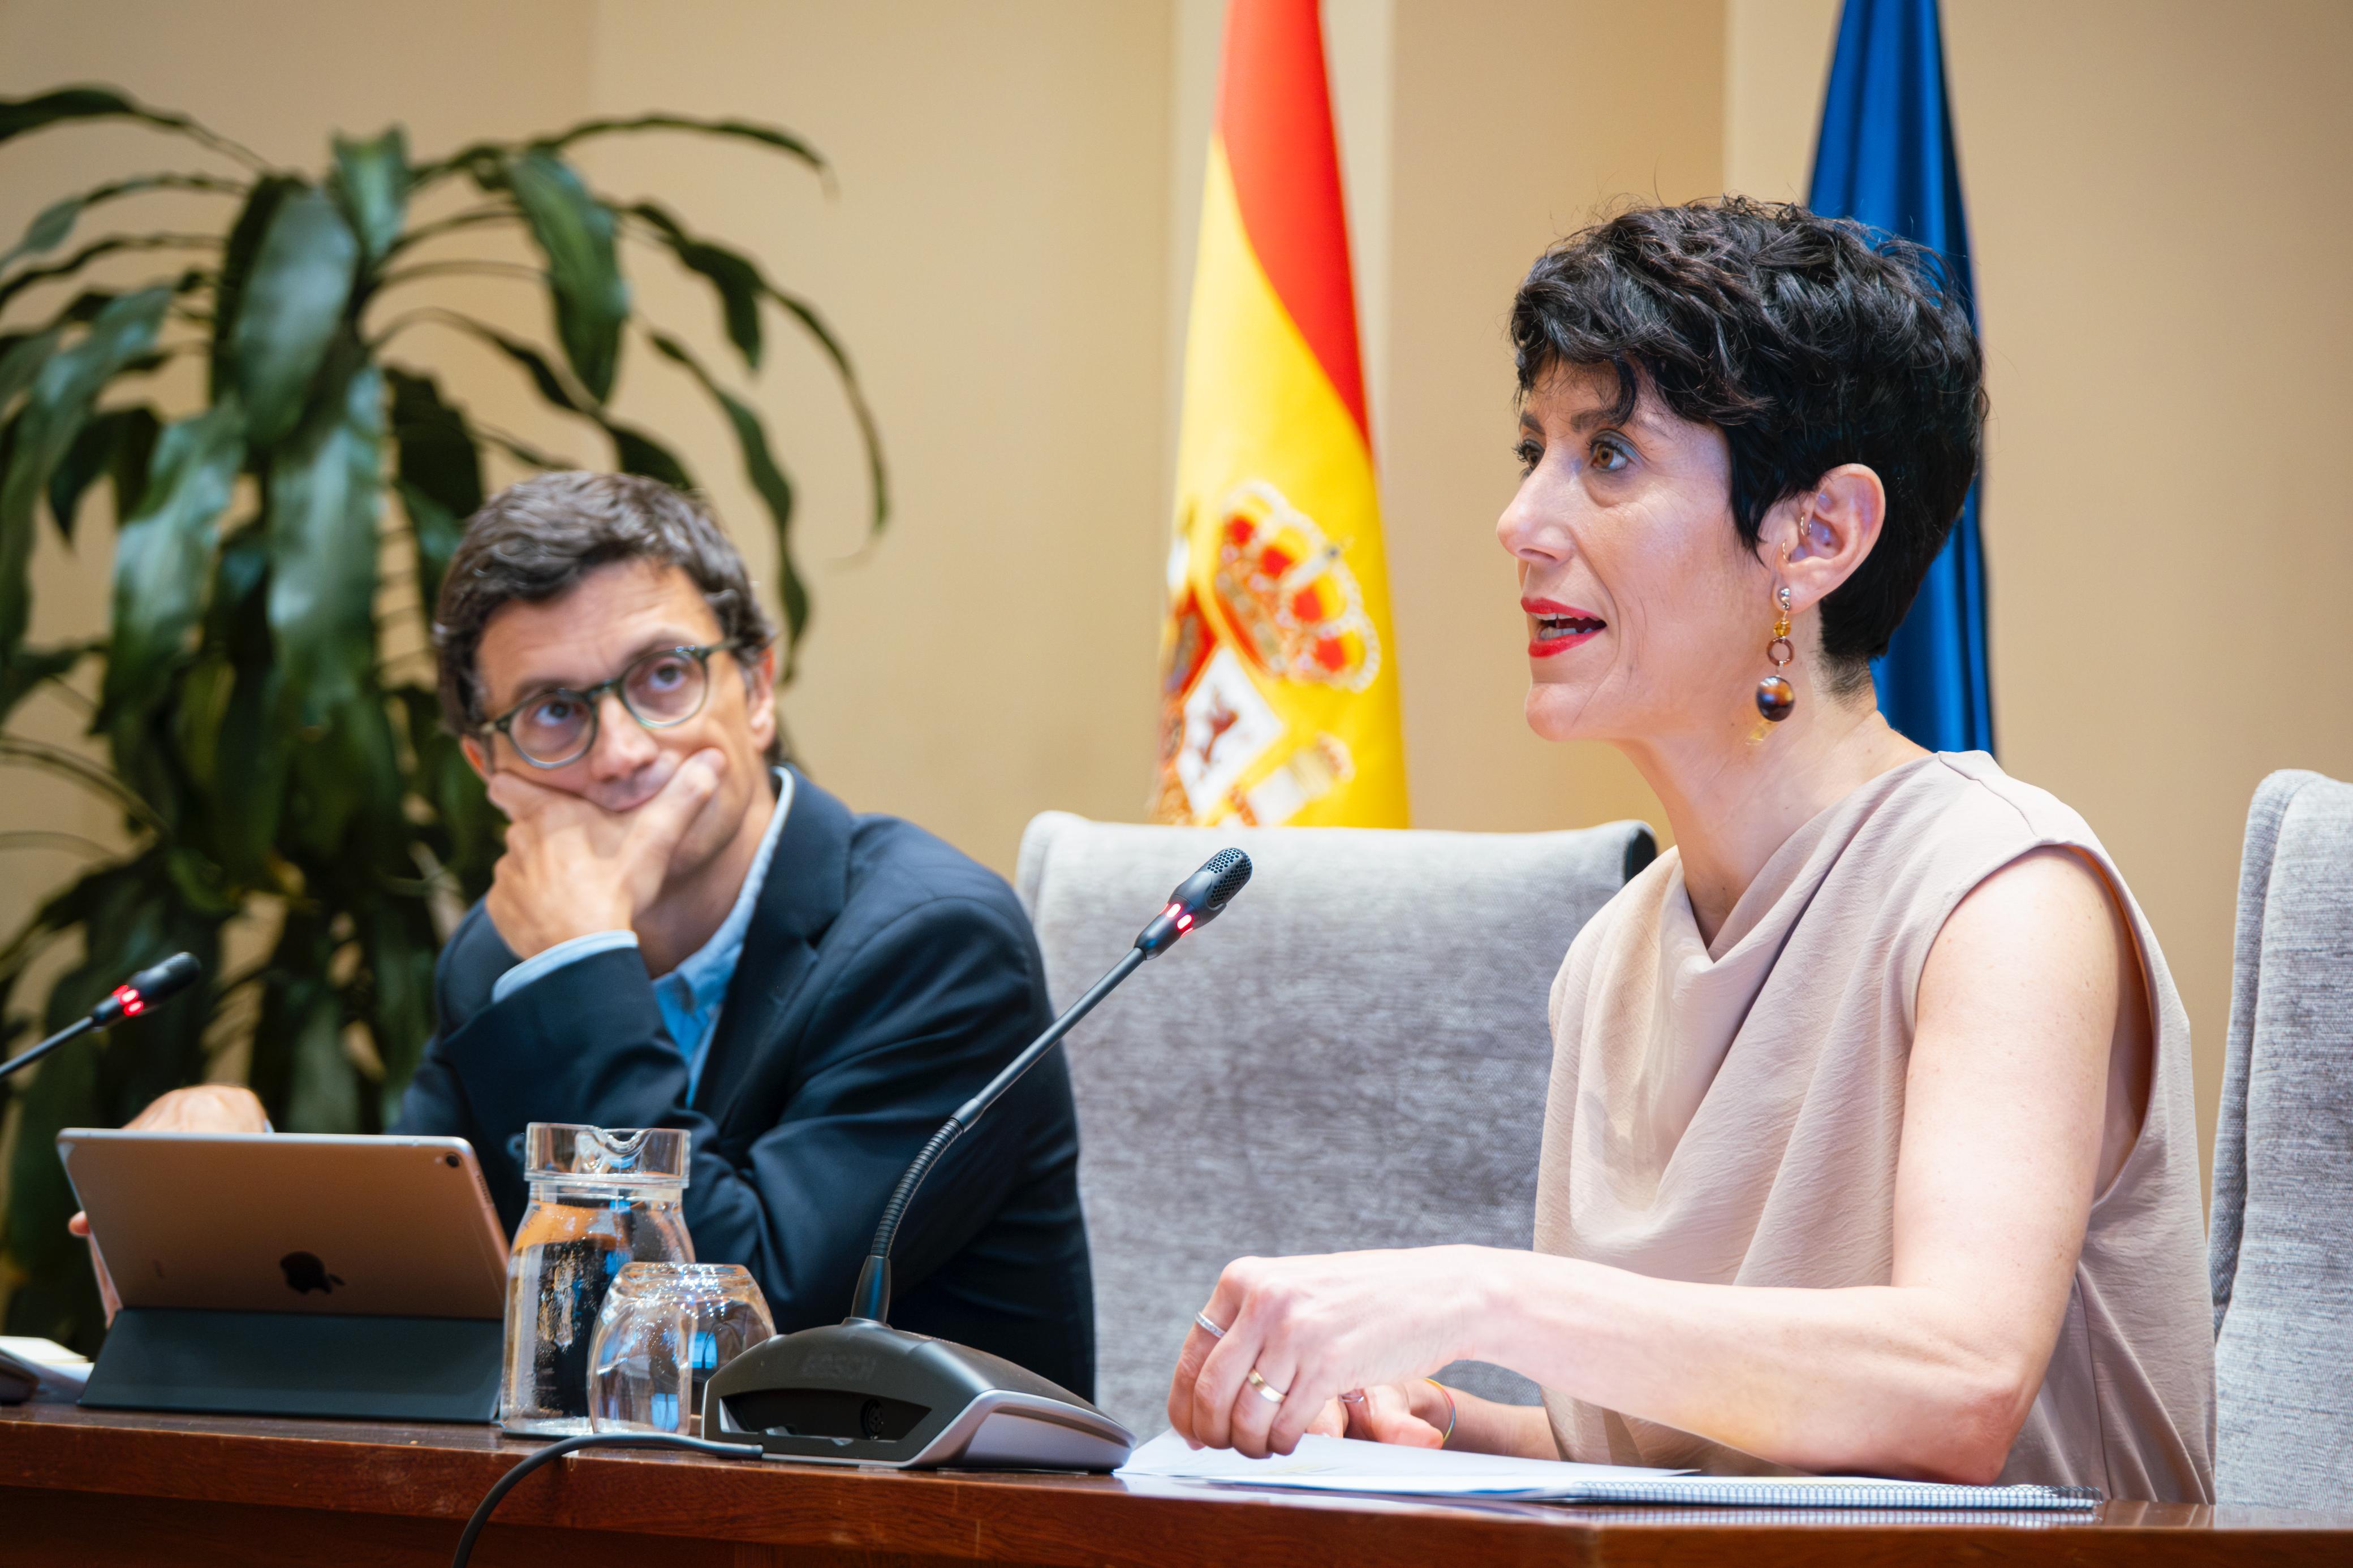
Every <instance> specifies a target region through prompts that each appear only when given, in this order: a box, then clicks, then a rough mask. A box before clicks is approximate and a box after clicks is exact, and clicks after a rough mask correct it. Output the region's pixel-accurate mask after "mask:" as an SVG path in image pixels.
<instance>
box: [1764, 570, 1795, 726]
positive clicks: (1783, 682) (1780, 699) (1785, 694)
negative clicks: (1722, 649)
mask: <svg viewBox="0 0 2353 1568" xmlns="http://www.w3.org/2000/svg"><path fill="white" fill-rule="evenodd" d="M1773 597H1774V601H1775V603H1776V604H1777V605H1778V606H1779V613H1778V615H1777V616H1775V617H1774V620H1773V640H1772V641H1771V642H1768V643H1767V644H1766V645H1765V657H1766V658H1767V659H1770V660H1771V661H1772V664H1773V673H1772V674H1770V675H1768V676H1767V677H1766V678H1765V679H1762V680H1760V681H1758V682H1757V712H1759V713H1762V714H1763V715H1764V716H1765V718H1766V720H1767V721H1768V722H1770V723H1775V724H1778V723H1779V722H1780V721H1782V720H1784V719H1787V718H1788V716H1789V714H1790V711H1791V710H1794V709H1795V708H1796V707H1797V706H1798V692H1797V689H1796V688H1795V687H1793V686H1791V685H1790V684H1789V681H1788V677H1786V676H1784V675H1783V674H1782V673H1781V671H1782V670H1783V669H1784V668H1788V664H1789V661H1790V660H1792V659H1794V658H1797V657H1798V650H1797V649H1796V648H1794V647H1790V646H1789V589H1788V584H1782V586H1781V588H1780V589H1779V591H1778V592H1777V593H1776V594H1775V595H1773Z"/></svg>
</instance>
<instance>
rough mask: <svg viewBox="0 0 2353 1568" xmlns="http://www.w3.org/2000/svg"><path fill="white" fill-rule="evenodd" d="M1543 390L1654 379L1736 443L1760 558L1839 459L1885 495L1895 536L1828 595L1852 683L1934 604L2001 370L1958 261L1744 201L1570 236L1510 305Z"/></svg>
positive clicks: (1826, 614)
mask: <svg viewBox="0 0 2353 1568" xmlns="http://www.w3.org/2000/svg"><path fill="white" fill-rule="evenodd" d="M1511 335H1512V346H1513V348H1514V352H1515V354H1516V357H1517V360H1518V368H1519V379H1520V393H1521V395H1523V396H1525V395H1527V394H1528V393H1529V392H1531V391H1533V390H1534V389H1535V384H1536V383H1537V382H1538V381H1539V380H1541V379H1542V378H1543V377H1544V376H1545V375H1546V374H1548V373H1549V372H1551V371H1552V370H1554V369H1555V368H1556V367H1560V366H1565V365H1578V366H1599V365H1605V364H1606V365H1609V366H1610V367H1611V368H1613V369H1614V370H1616V372H1617V373H1618V388H1619V401H1618V406H1617V408H1616V410H1615V414H1614V417H1616V418H1619V419H1624V418H1626V417H1628V416H1630V415H1631V414H1632V413H1633V411H1634V405H1635V401H1636V399H1637V397H1638V396H1639V395H1640V393H1641V387H1642V386H1643V384H1646V383H1647V384H1649V385H1650V386H1651V387H1652V388H1653V389H1655V391H1656V393H1657V395H1658V397H1659V399H1660V401H1662V403H1664V404H1665V405H1667V407H1669V408H1670V409H1672V410H1673V411H1674V413H1676V414H1677V415H1679V416H1682V417H1683V418H1684V419H1688V420H1691V421H1693V422H1694V423H1700V424H1707V425H1713V426H1716V428H1718V429H1720V430H1722V431H1723V432H1724V436H1725V442H1726V443H1727V444H1728V445H1729V446H1730V447H1731V449H1732V520H1733V525H1734V527H1736V529H1738V531H1739V532H1740V537H1741V539H1742V540H1743V542H1746V544H1747V545H1748V547H1749V548H1750V549H1751V550H1755V549H1757V547H1758V534H1759V531H1760V530H1761V529H1762V528H1763V526H1764V521H1765V514H1766V512H1767V510H1770V509H1771V508H1772V507H1773V506H1774V505H1775V504H1776V503H1777V502H1779V501H1781V500H1785V499H1786V498H1788V497H1789V496H1793V495H1797V494H1799V493H1801V492H1803V491H1804V490H1806V489H1810V488H1811V487H1812V486H1813V485H1815V484H1816V483H1818V482H1819V481H1820V479H1821V477H1822V476H1823V475H1824V474H1826V473H1828V472H1829V471H1830V470H1831V468H1836V467H1837V466H1838V465H1840V464H1841V463H1861V464H1863V465H1865V466H1866V467H1868V468H1871V469H1872V470H1873V472H1875V473H1876V474H1878V476H1879V479H1880V482H1881V483H1882V484H1883V485H1884V486H1885V487H1886V490H1887V516H1886V520H1885V521H1884V523H1883V526H1882V528H1881V531H1880V536H1879V542H1878V543H1877V544H1876V545H1875V546H1874V547H1873V550H1872V552H1871V553H1870V555H1869V556H1867V557H1866V558H1865V559H1864V560H1863V563H1862V565H1860V566H1858V567H1857V568H1856V569H1855V571H1854V574H1853V575H1852V576H1851V577H1849V578H1848V579H1847V580H1846V581H1845V582H1844V583H1842V584H1840V585H1839V587H1838V588H1837V590H1836V591H1835V592H1833V593H1832V594H1831V595H1830V597H1829V598H1827V599H1825V600H1824V601H1823V602H1822V651H1823V654H1824V656H1825V657H1826V658H1827V659H1828V660H1829V662H1830V664H1831V669H1832V676H1831V679H1832V683H1833V685H1834V686H1835V687H1836V688H1837V689H1841V691H1848V690H1853V689H1860V687H1861V685H1862V683H1863V682H1864V681H1865V680H1866V679H1868V677H1869V661H1870V660H1872V659H1873V658H1877V657H1878V656H1879V655H1881V654H1883V653H1885V652H1886V651H1887V640H1888V638H1889V637H1893V636H1894V632H1895V628H1896V626H1897V625H1898V624H1899V623H1901V622H1902V621H1903V619H1904V613H1905V610H1907V609H1909V608H1910V607H1911V605H1912V596H1913V595H1915V594H1916V593H1917V592H1919V589H1920V580H1921V579H1922V578H1923V577H1924V576H1926V574H1927V571H1928V566H1929V563H1931V562H1933V561H1934V560H1935V559H1936V552H1937V551H1938V550H1939V549H1941V548H1943V546H1944V542H1945V535H1946V534H1947V532H1948V531H1950V530H1951V528H1952V526H1953V520H1954V519H1955V518H1957V517H1958V516H1959V515H1960V510H1961V504H1962V502H1963V501H1964V500H1966V499H1967V498H1968V489H1969V482H1970V480H1971V479H1974V478H1975V477H1976V475H1977V469H1978V447H1979V443H1980V441H1981V439H1982V436H1983V432H1984V426H1985V414H1986V397H1985V386H1984V359H1983V355H1982V353H1980V351H1979V349H1978V338H1977V332H1976V330H1975V329H1974V328H1973V327H1972V326H1971V325H1970V323H1969V306H1968V300H1967V299H1965V298H1963V297H1962V295H1961V293H1960V291H1959V290H1958V289H1956V288H1953V287H1950V286H1949V285H1948V283H1947V276H1946V272H1945V269H1944V267H1943V265H1942V263H1941V261H1940V259H1939V258H1937V257H1936V255H1935V254H1934V253H1933V252H1930V251H1927V250H1925V249H1923V248H1922V247H1919V246H1917V245H1915V244H1913V243H1912V242H1910V241H1909V240H1904V239H1898V238H1895V237H1891V236H1888V235H1884V234H1881V233H1878V232H1877V231H1875V230H1872V229H1867V228H1864V227H1863V226H1862V225H1860V224H1857V223H1853V222H1850V221H1848V220H1845V219H1840V218H1825V217H1820V216H1816V215H1815V214H1813V213H1810V212H1808V211H1807V210H1806V209H1805V208H1803V207H1799V206H1789V205H1769V204H1767V203H1762V202H1755V201H1750V200H1748V199H1747V198H1746V197H1743V196H1725V197H1723V198H1721V199H1720V200H1715V201H1701V202H1690V203H1686V204H1684V205H1681V206H1650V207H1641V208H1638V209H1635V210H1633V211H1630V212H1626V213H1622V214H1620V215H1619V216H1616V217H1613V218H1610V219H1609V220H1608V221H1606V222H1603V223H1598V224H1595V225H1594V226H1591V227H1590V228H1587V229H1584V230H1582V231H1581V232H1579V233H1577V234H1575V235H1572V236H1570V237H1568V238H1567V239H1565V240H1563V241H1561V242H1560V243H1559V244H1557V245H1556V246H1554V247H1552V248H1551V249H1550V250H1547V251H1546V252H1545V254H1544V255H1543V256H1542V257H1540V258H1537V260H1536V264H1535V266H1534V267H1532V268H1529V269H1528V275H1527V277H1526V279H1525V280H1524V281H1522V283H1521V284H1520V289H1519V293H1518V294H1517V295H1516V296H1515V297H1514V299H1513V300H1512V315H1511Z"/></svg>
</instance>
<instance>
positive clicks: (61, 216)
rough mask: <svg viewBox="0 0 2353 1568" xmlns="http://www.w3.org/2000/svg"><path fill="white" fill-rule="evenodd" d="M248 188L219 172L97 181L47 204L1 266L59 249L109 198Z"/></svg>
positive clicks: (0, 258)
mask: <svg viewBox="0 0 2353 1568" xmlns="http://www.w3.org/2000/svg"><path fill="white" fill-rule="evenodd" d="M245 188H246V187H245V184H244V183H243V182H242V181H238V180H224V179H222V178H220V177H219V176H218V175H216V174H136V175H133V176H132V178H130V179H127V180H110V181H108V182H107V183H106V184H102V185H94V186H92V187H91V188H90V189H89V190H87V191H83V192H81V193H80V194H79V195H70V196H65V197H61V198H60V199H58V200H57V201H54V202H51V203H50V204H49V205H47V206H45V207H43V208H42V209H41V210H40V213H39V215H38V216H36V217H35V218H34V219H33V221H32V222H31V223H30V224H29V225H27V226H26V229H25V237H24V238H22V239H20V240H18V241H17V242H16V244H15V245H14V246H12V247H10V248H9V249H8V250H7V251H6V252H5V253H0V268H7V267H9V266H12V265H14V264H15V263H16V262H18V261H21V260H23V259H24V258H26V257H27V256H38V255H40V254H41V253H42V252H44V251H48V250H55V249H56V248H57V247H58V246H60V245H63V244H64V243H65V239H66V236H68V235H69V234H71V233H72V232H73V226H74V225H75V224H76V223H77V222H79V220H80V218H81V215H82V214H83V213H85V212H88V211H89V210H90V208H91V207H94V206H102V205H105V204H106V203H108V202H112V201H120V200H121V199H122V198H123V197H124V196H135V195H141V194H142V193H144V192H147V191H210V192H216V193H219V194H223V195H227V194H230V193H242V192H243V191H244V190H245Z"/></svg>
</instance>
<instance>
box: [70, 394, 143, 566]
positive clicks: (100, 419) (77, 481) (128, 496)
mask: <svg viewBox="0 0 2353 1568" xmlns="http://www.w3.org/2000/svg"><path fill="white" fill-rule="evenodd" d="M163 429H164V426H163V422H162V421H161V420H159V419H158V418H156V416H155V411H154V410H153V408H151V407H149V406H148V405H145V404H143V403H142V404H134V405H132V406H131V407H128V408H110V409H108V410H106V411H105V412H104V413H102V414H99V415H96V416H92V417H91V419H90V423H89V424H87V425H84V426H82V427H81V434H80V435H79V436H76V437H74V444H73V445H72V446H71V447H69V448H67V451H66V455H65V457H64V458H63V459H61V460H60V461H59V462H58V466H57V470H56V471H55V472H54V473H52V474H50V475H49V516H50V518H51V519H52V520H53V521H55V522H56V523H57V525H58V533H59V534H60V535H62V536H63V537H64V539H65V541H66V542H67V543H69V544H70V543H72V542H73V534H74V520H75V516H76V514H77V513H79V511H80V510H81V502H82V497H83V496H84V495H86V494H87V493H89V490H90V486H92V485H94V484H96V483H97V482H98V480H99V479H100V478H101V477H104V478H107V479H111V481H112V482H113V485H114V515H115V517H116V519H117V520H118V521H119V520H121V519H122V518H126V517H129V516H130V515H131V509H132V507H135V506H137V505H138V504H139V501H140V498H141V497H142V496H143V495H145V494H146V492H147V469H148V466H149V464H150V463H151V462H152V461H153V458H154V452H155V442H156V439H157V437H160V436H161V435H162V433H163Z"/></svg>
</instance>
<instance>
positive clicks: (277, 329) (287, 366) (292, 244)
mask: <svg viewBox="0 0 2353 1568" xmlns="http://www.w3.org/2000/svg"><path fill="white" fill-rule="evenodd" d="M359 261H360V244H359V239H358V237H356V236H355V235H353V233H352V226H351V225H350V224H349V223H347V222H345V221H344V219H343V211H342V209H341V208H339V207H338V206H337V205H335V202H334V198H332V196H330V195H327V193H326V192H324V191H322V190H318V189H316V188H313V187H305V188H304V189H302V190H301V191H298V192H294V193H291V194H290V195H288V196H287V197H286V198H285V200H283V201H282V202H280V204H279V205H278V209H277V211H276V212H275V213H274V214H273V215H272V216H271V217H270V220H269V229H268V230H267V231H266V232H265V233H264V234H263V236H262V238H261V244H260V247H259V249H258V250H257V251H256V252H255V253H254V258H253V270H252V273H251V275H250V276H249V277H248V279H246V283H245V303H244V307H243V309H242V310H239V312H238V314H237V322H236V326H235V328H234V330H233V331H232V332H231V334H230V339H229V357H230V361H231V363H232V364H233V365H234V366H235V373H236V380H235V385H236V387H237V392H238V395H240V396H241V397H242V399H243V400H244V403H245V407H246V417H247V419H248V422H249V425H248V435H249V437H250V439H251V440H252V443H253V445H255V446H256V447H272V446H275V445H277V444H278V442H279V441H280V440H281V439H283V438H284V437H285V436H286V435H287V433H288V432H289V431H290V430H292V429H293V428H294V425H295V422H296V421H297V420H298V419H300V418H301V415H302V409H303V405H304V404H305V403H306V402H307V401H308V400H309V397H310V394H311V384H312V383H313V382H314V381H316V380H317V379H318V374H319V367H320V365H321V364H322V363H324V361H325V359H326V356H327V346H328V345H329V344H330V343H332V342H333V341H334V339H335V331H336V329H337V327H338V326H340V325H341V323H342V321H343V310H344V307H345V306H346V305H348V304H349V303H350V300H351V296H352V284H353V279H354V278H355V277H356V276H357V273H358V268H359Z"/></svg>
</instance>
